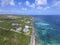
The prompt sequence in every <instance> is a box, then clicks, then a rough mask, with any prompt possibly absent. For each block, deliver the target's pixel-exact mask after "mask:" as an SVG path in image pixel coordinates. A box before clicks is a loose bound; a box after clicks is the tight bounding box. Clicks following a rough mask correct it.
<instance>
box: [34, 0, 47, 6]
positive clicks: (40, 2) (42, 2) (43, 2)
mask: <svg viewBox="0 0 60 45" xmlns="http://www.w3.org/2000/svg"><path fill="white" fill-rule="evenodd" d="M35 4H36V5H46V4H47V0H35Z"/></svg>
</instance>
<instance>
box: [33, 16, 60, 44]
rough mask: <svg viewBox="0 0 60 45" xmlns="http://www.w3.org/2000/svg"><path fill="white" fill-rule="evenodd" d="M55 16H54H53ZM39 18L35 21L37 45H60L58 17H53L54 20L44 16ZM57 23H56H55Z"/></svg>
mask: <svg viewBox="0 0 60 45" xmlns="http://www.w3.org/2000/svg"><path fill="white" fill-rule="evenodd" d="M51 17H54V16H51ZM44 18H45V20H44V19H43V17H41V18H37V17H36V19H37V20H36V21H35V22H34V27H35V29H36V30H35V33H36V34H35V36H36V45H60V28H59V25H57V24H60V23H59V21H60V20H59V21H58V22H56V21H55V19H56V20H58V19H57V18H55V17H54V18H53V19H54V20H53V22H54V23H53V22H50V21H51V18H47V19H48V20H47V19H46V17H44ZM55 24H56V25H55Z"/></svg>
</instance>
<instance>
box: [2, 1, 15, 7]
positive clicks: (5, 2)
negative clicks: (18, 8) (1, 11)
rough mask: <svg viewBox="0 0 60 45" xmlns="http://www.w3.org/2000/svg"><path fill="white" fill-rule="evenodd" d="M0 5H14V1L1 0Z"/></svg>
mask: <svg viewBox="0 0 60 45" xmlns="http://www.w3.org/2000/svg"><path fill="white" fill-rule="evenodd" d="M1 5H2V6H5V5H11V6H14V5H15V2H14V0H1Z"/></svg>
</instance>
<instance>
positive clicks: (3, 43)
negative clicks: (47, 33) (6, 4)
mask: <svg viewBox="0 0 60 45" xmlns="http://www.w3.org/2000/svg"><path fill="white" fill-rule="evenodd" d="M15 17H16V18H15ZM12 18H14V19H12ZM31 18H32V17H29V16H12V17H7V16H0V27H1V28H0V45H30V38H31V33H32V28H29V32H30V34H29V35H25V33H24V32H23V29H24V26H25V25H28V26H32V20H31ZM26 21H30V23H29V24H28V23H25V22H26ZM13 22H17V23H18V24H21V26H12V25H11V24H12V23H13ZM17 27H22V30H21V31H20V32H21V33H18V32H14V31H10V29H12V28H13V29H14V28H17ZM3 28H5V29H3ZM7 29H9V30H7Z"/></svg>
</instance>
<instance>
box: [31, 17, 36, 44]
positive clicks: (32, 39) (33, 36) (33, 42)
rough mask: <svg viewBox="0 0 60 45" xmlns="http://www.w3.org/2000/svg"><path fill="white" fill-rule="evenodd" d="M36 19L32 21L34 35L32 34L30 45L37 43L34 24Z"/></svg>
mask: <svg viewBox="0 0 60 45" xmlns="http://www.w3.org/2000/svg"><path fill="white" fill-rule="evenodd" d="M34 21H35V18H34V19H33V22H32V35H31V40H30V45H36V43H35V28H34V25H33V23H34Z"/></svg>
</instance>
